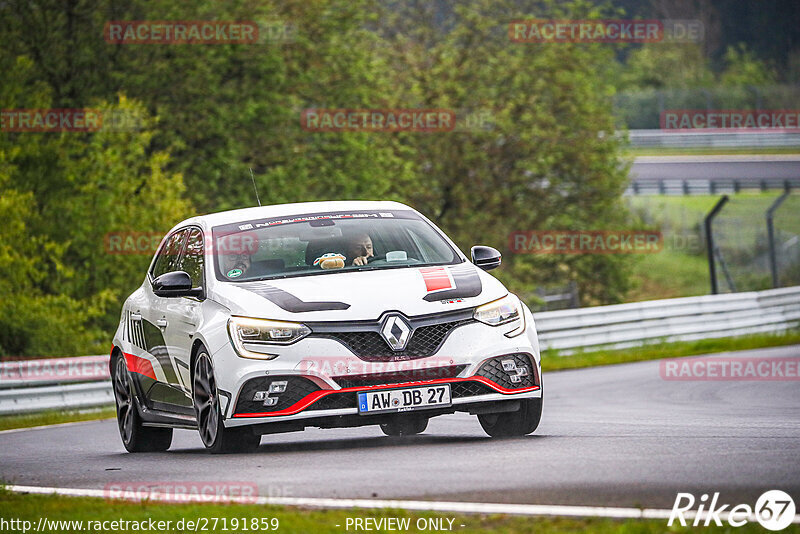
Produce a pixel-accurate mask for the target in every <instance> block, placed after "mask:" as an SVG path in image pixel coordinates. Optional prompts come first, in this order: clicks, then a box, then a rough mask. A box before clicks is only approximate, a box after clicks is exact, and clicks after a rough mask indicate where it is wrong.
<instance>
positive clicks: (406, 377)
mask: <svg viewBox="0 0 800 534" xmlns="http://www.w3.org/2000/svg"><path fill="white" fill-rule="evenodd" d="M466 368H467V366H466V365H451V366H448V367H432V368H428V369H414V370H409V371H395V372H392V373H374V374H366V375H350V376H335V377H333V379H334V380H335V381H336V383H337V384H339V386H341V387H342V388H358V387H365V386H380V385H384V384H402V383H404V382H420V381H423V380H437V379H442V378H455V377H456V376H458V375H459V374H460V373H461V371H463V370H464V369H466Z"/></svg>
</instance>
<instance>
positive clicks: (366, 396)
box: [358, 384, 451, 414]
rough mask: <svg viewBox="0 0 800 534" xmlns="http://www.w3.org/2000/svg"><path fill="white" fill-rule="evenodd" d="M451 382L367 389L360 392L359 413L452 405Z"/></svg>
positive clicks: (404, 410) (403, 410)
mask: <svg viewBox="0 0 800 534" xmlns="http://www.w3.org/2000/svg"><path fill="white" fill-rule="evenodd" d="M450 404H451V402H450V384H442V385H439V386H426V387H415V388H408V389H389V390H386V389H384V390H381V391H365V392H361V393H359V394H358V413H360V414H372V413H385V412H409V411H412V410H419V409H425V408H439V407H442V406H450Z"/></svg>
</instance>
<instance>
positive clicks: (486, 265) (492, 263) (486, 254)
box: [470, 245, 501, 271]
mask: <svg viewBox="0 0 800 534" xmlns="http://www.w3.org/2000/svg"><path fill="white" fill-rule="evenodd" d="M470 253H471V254H472V263H474V264H475V265H477V266H478V267H480V268H481V269H483V270H484V271H489V270H491V269H494V268H495V267H500V262H501V259H500V258H501V254H500V252H499V251H498V250H497V249H494V248H492V247H484V246H482V245H475V246H474V247H472V250H471V251H470Z"/></svg>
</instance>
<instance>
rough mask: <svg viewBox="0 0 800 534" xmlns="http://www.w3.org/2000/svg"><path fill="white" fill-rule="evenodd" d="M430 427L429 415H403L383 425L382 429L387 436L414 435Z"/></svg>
mask: <svg viewBox="0 0 800 534" xmlns="http://www.w3.org/2000/svg"><path fill="white" fill-rule="evenodd" d="M426 428H428V418H427V417H417V416H409V415H401V416H398V417H396V418H395V419H394V420H393V421H391V422H389V423H384V424H382V425H381V430H382V431H383V433H384V434H386V435H387V436H412V435H414V434H421V433H423V432H425V429H426Z"/></svg>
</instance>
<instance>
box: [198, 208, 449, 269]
mask: <svg viewBox="0 0 800 534" xmlns="http://www.w3.org/2000/svg"><path fill="white" fill-rule="evenodd" d="M212 233H213V240H214V250H215V251H216V254H214V257H215V258H216V261H215V262H214V265H215V270H216V275H217V279H219V280H223V281H228V282H239V281H247V280H264V279H270V278H285V277H290V276H307V275H315V274H326V273H334V272H344V271H362V270H375V269H391V268H398V267H414V266H417V267H418V266H427V265H446V264H453V263H460V262H461V261H462V260H461V258H460V257H459V255H458V254H457V253H456V252H455V250H453V247H451V246H450V245H449V244H448V242H447V241H446V240H445V239H444V238H443V237H442V236H441V235H440V234H439V233H438V232H437V231H436V230H434V229H433V227H432V226H431V225H430V224H429V223H428V222H427V221H425V220H424V219H422V218H421V217H420V216H419V215H417V214H416V213H414V212H413V211H407V210H405V211H401V210H396V211H381V212H378V211H353V212H335V213H334V212H332V213H315V214H309V215H299V216H289V217H278V218H272V219H259V220H252V221H242V222H238V223H235V224H228V225H224V226H217V227H215V228H214V229H213V230H212Z"/></svg>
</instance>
